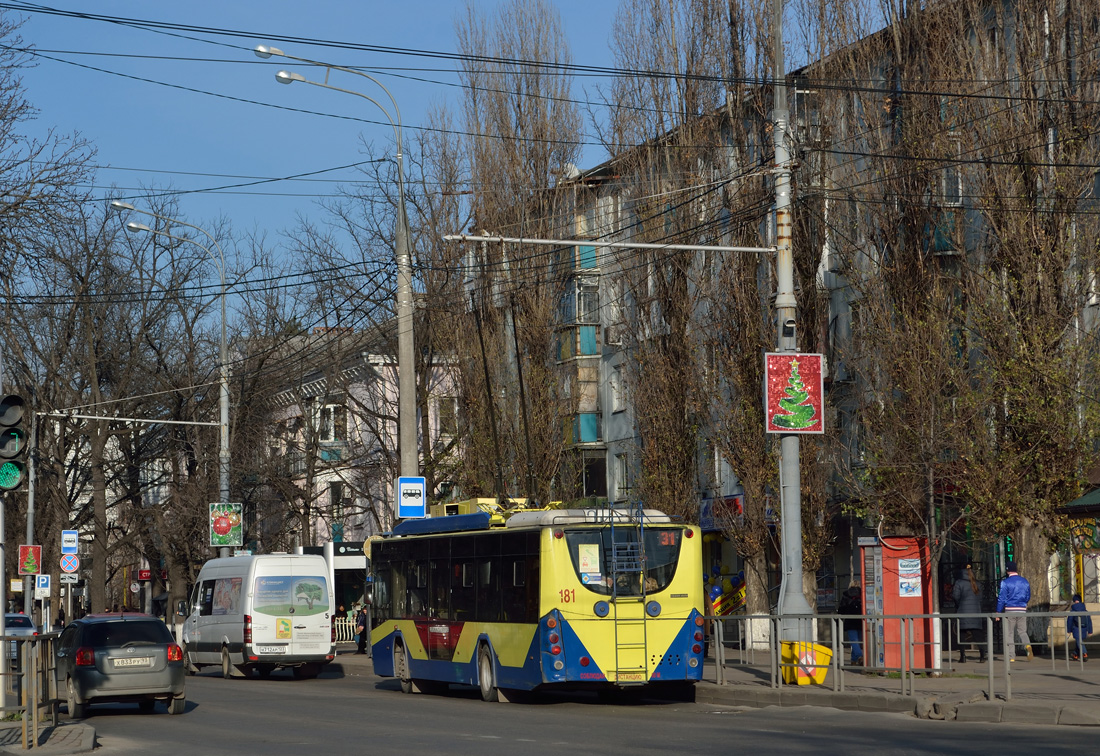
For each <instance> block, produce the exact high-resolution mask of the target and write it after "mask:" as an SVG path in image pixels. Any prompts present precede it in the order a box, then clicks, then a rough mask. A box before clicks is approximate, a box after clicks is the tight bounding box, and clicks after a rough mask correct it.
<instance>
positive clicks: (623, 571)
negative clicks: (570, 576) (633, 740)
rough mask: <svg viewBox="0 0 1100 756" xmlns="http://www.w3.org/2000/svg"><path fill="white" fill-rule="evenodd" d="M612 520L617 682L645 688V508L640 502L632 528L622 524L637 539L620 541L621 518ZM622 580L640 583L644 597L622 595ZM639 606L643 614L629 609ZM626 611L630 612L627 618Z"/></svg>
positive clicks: (627, 582)
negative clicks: (619, 520)
mask: <svg viewBox="0 0 1100 756" xmlns="http://www.w3.org/2000/svg"><path fill="white" fill-rule="evenodd" d="M609 514H611V516H610V517H609V518H608V519H609V520H610V521H611V586H612V587H611V596H612V603H613V605H614V606H615V620H614V623H615V679H616V681H617V682H618V684H619V685H642V684H644V683H646V682H648V677H649V675H648V668H647V665H646V659H647V657H648V655H649V654H648V648H647V644H646V613H645V603H646V585H645V562H646V558H645V533H644V532H643V527H642V526H643V524H644V522H645V509H644V508H643V506H642V503H641V502H638V506H637V509H636V511H635V513H633V516H632V517H631V518H630V519H631V520H633V522H632V524H631V525H629V526H623V525H620V526H619V529H620V530H621V529H623V528H624V527H628V528H630V527H632V528H633V530H634V534H633V535H634V537H633V538H632V539H628V540H626V541H622V542H620V541H619V539H618V538H616V537H615V521H616V520H617V519H618V518H617V517H615V516H614V513H609ZM620 579H621V580H623V581H625V582H626V584H627V585H631V584H635V581H640V587H641V596H636V595H629V596H620V595H619V586H620V585H621V584H622V583H620ZM629 604H637V605H638V608H640V609H641V611H640V612H635V611H634V607H630V608H629V609H628V608H627V606H628V605H629ZM624 609H625V610H626V612H625V616H624Z"/></svg>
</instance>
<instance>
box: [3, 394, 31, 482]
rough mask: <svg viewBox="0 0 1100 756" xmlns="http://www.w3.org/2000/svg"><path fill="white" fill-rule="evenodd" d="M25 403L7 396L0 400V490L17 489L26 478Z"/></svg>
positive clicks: (15, 397) (21, 399) (16, 396)
mask: <svg viewBox="0 0 1100 756" xmlns="http://www.w3.org/2000/svg"><path fill="white" fill-rule="evenodd" d="M25 407H26V402H24V401H23V397H21V396H18V395H16V394H8V395H6V396H4V397H2V398H0V489H2V490H4V491H10V490H12V489H13V488H18V487H19V485H20V484H21V483H22V482H23V478H25V477H26V468H25V467H24V465H23V462H22V457H24V456H25V455H26V453H27V432H26V431H25V430H23V417H24V414H25V413H24V409H25Z"/></svg>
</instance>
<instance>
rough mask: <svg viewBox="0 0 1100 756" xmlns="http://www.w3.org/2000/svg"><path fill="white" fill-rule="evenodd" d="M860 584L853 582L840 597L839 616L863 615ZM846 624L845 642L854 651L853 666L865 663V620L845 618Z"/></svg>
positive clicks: (856, 581)
mask: <svg viewBox="0 0 1100 756" xmlns="http://www.w3.org/2000/svg"><path fill="white" fill-rule="evenodd" d="M859 592H860V584H859V581H858V580H853V581H852V584H851V585H849V586H848V589H847V590H846V591H844V594H843V595H842V596H841V597H840V606H839V607H837V614H847V615H852V614H863V600H862V598H861V596H860V595H859ZM843 624H844V640H845V641H846V642H847V643H848V644H849V647H850V648H851V650H852V666H855V665H857V664H862V663H863V643H862V637H861V636H862V635H863V620H861V619H859V617H845V618H844V620H843Z"/></svg>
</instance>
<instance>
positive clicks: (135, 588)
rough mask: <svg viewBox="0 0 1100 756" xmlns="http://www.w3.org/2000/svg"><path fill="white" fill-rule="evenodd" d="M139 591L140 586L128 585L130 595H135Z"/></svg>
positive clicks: (135, 584)
mask: <svg viewBox="0 0 1100 756" xmlns="http://www.w3.org/2000/svg"><path fill="white" fill-rule="evenodd" d="M140 590H141V586H140V585H138V584H137V583H130V593H137V592H138V591H140Z"/></svg>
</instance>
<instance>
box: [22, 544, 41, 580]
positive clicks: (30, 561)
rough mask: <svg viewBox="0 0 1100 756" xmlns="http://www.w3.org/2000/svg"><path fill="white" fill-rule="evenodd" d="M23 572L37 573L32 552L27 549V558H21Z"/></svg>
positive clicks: (36, 565) (36, 564)
mask: <svg viewBox="0 0 1100 756" xmlns="http://www.w3.org/2000/svg"><path fill="white" fill-rule="evenodd" d="M23 572H24V574H27V575H37V574H38V562H37V561H36V560H35V558H34V552H33V551H31V550H30V549H28V550H27V558H26V559H24V560H23Z"/></svg>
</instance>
